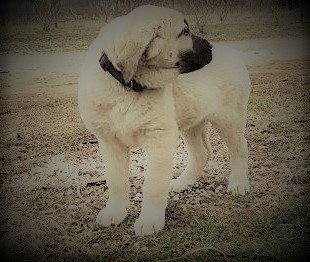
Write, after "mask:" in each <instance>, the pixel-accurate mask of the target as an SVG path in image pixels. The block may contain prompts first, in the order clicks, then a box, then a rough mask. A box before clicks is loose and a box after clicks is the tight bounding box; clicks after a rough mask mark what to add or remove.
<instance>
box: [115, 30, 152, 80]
mask: <svg viewBox="0 0 310 262" xmlns="http://www.w3.org/2000/svg"><path fill="white" fill-rule="evenodd" d="M154 34H155V32H154V28H146V26H144V25H142V24H140V25H138V26H134V27H133V28H131V29H130V33H129V34H128V36H129V37H128V38H127V39H125V41H124V45H123V47H122V49H121V50H120V52H119V54H118V56H117V66H118V67H119V69H120V70H121V72H122V73H123V77H124V80H125V82H126V83H128V82H129V81H131V80H132V79H133V77H134V75H135V73H136V71H137V67H138V64H139V61H140V59H141V57H142V55H143V53H144V52H145V50H146V48H147V46H148V45H149V43H150V42H151V41H152V39H153V38H154Z"/></svg>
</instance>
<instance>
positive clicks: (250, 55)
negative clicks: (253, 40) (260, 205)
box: [242, 49, 271, 67]
mask: <svg viewBox="0 0 310 262" xmlns="http://www.w3.org/2000/svg"><path fill="white" fill-rule="evenodd" d="M242 56H243V58H244V61H245V63H246V65H247V66H248V67H259V66H262V65H266V64H268V63H269V62H270V60H271V53H270V52H269V51H268V50H266V49H259V50H251V51H248V52H243V53H242Z"/></svg>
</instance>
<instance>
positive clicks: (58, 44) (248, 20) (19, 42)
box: [0, 10, 309, 54]
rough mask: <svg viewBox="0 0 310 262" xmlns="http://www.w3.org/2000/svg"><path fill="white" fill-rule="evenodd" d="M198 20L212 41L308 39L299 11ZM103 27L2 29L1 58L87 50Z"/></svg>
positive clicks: (73, 23) (85, 23) (92, 23)
mask: <svg viewBox="0 0 310 262" xmlns="http://www.w3.org/2000/svg"><path fill="white" fill-rule="evenodd" d="M200 17H201V18H200V19H202V21H200V23H202V24H203V25H204V35H205V36H206V37H207V38H208V39H209V40H212V41H223V40H241V39H246V38H248V39H249V38H261V37H264V38H268V37H281V36H286V37H287V36H301V35H309V30H308V27H309V26H308V23H307V22H305V23H300V22H299V21H298V19H299V13H298V10H293V11H279V12H271V11H253V10H252V11H251V10H239V11H238V10H233V11H231V12H228V14H227V17H226V19H225V20H224V21H223V22H220V21H219V18H218V16H217V15H216V14H208V13H207V14H203V15H202V16H200ZM186 18H187V20H188V21H189V23H190V25H191V28H192V30H193V31H194V32H198V31H199V30H198V24H197V22H195V18H194V16H193V15H190V14H189V15H187V17H186ZM103 24H104V21H103V20H100V19H97V20H87V19H84V20H69V21H63V22H60V23H59V28H58V29H52V30H51V31H48V32H43V31H42V28H41V26H40V25H39V24H25V25H9V26H2V27H0V43H1V45H0V54H4V53H22V54H29V53H30V54H31V53H37V52H60V51H77V50H86V49H87V48H88V46H89V45H90V43H91V42H92V40H93V39H94V38H95V37H96V36H97V34H98V31H99V29H100V28H101V26H102V25H103Z"/></svg>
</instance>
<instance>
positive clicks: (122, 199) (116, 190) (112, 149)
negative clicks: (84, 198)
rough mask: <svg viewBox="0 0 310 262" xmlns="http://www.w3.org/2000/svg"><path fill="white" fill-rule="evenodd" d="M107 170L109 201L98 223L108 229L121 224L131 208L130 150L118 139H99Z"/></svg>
mask: <svg viewBox="0 0 310 262" xmlns="http://www.w3.org/2000/svg"><path fill="white" fill-rule="evenodd" d="M98 140H99V147H100V151H101V155H102V159H103V161H104V164H105V169H106V174H105V177H106V181H107V186H108V190H109V199H108V202H107V204H106V207H105V208H103V209H102V210H101V211H100V212H99V214H98V216H97V223H99V224H100V225H102V226H105V227H108V226H110V225H118V224H120V223H121V222H122V221H123V220H124V219H125V218H126V216H127V208H128V206H129V179H128V173H129V149H128V148H127V147H126V146H124V145H122V144H121V143H120V142H119V141H118V140H117V139H116V138H109V139H105V140H103V139H98Z"/></svg>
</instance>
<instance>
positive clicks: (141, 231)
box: [134, 209, 165, 236]
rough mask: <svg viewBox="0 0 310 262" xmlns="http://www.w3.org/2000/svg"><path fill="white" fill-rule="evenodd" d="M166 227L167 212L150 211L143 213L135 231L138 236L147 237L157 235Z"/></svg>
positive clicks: (137, 221)
mask: <svg viewBox="0 0 310 262" xmlns="http://www.w3.org/2000/svg"><path fill="white" fill-rule="evenodd" d="M164 226H165V212H159V211H157V210H151V209H148V210H147V211H146V210H145V211H144V212H141V214H140V216H139V218H138V219H137V220H136V222H135V225H134V230H135V234H136V236H146V235H151V234H153V233H156V232H158V231H160V230H161V229H163V228H164Z"/></svg>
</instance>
